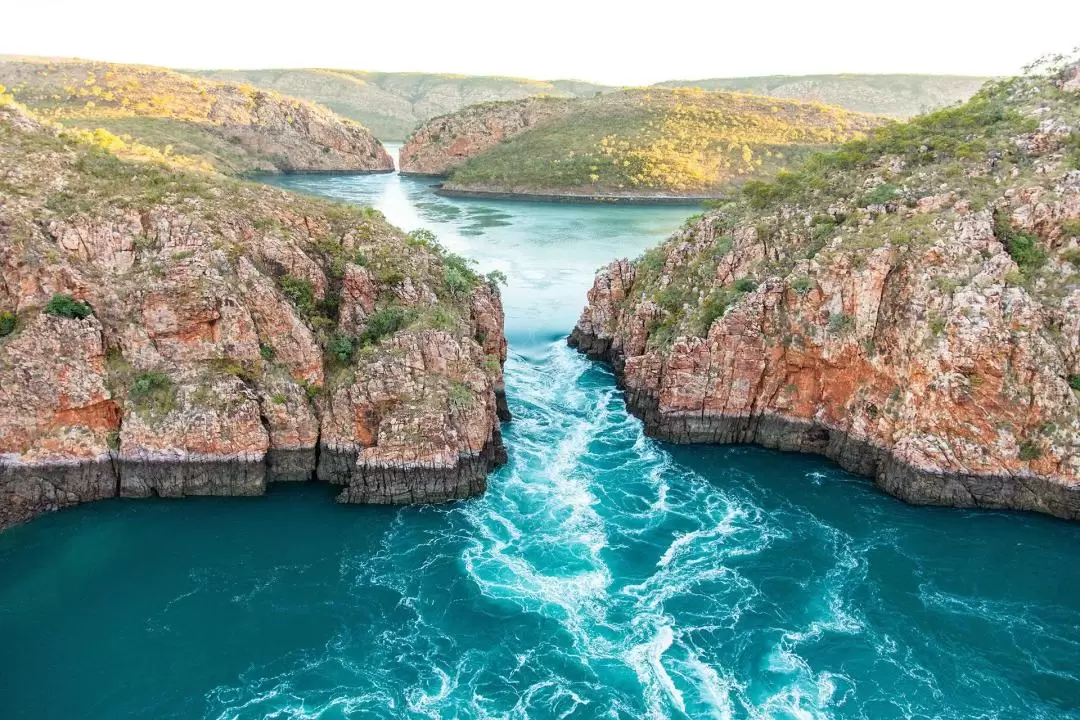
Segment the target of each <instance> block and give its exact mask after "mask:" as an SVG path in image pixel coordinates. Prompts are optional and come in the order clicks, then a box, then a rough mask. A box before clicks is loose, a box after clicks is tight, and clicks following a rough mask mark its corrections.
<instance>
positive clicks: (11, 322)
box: [0, 310, 18, 337]
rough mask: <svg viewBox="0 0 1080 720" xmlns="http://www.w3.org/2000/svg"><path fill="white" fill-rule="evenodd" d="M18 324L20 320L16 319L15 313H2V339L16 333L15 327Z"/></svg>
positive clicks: (8, 311) (0, 324)
mask: <svg viewBox="0 0 1080 720" xmlns="http://www.w3.org/2000/svg"><path fill="white" fill-rule="evenodd" d="M17 322H18V318H16V317H15V313H13V312H11V311H10V310H5V311H3V312H0V337H4V336H5V335H10V334H11V333H13V332H15V325H16V324H17Z"/></svg>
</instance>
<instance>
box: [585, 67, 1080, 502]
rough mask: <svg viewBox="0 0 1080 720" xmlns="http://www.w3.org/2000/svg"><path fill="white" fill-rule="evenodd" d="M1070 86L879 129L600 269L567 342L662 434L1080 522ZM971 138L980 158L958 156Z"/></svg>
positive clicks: (899, 491) (1015, 93) (897, 489)
mask: <svg viewBox="0 0 1080 720" xmlns="http://www.w3.org/2000/svg"><path fill="white" fill-rule="evenodd" d="M1070 77H1072V76H1071V75H1070V74H1069V73H1068V72H1066V73H1054V74H1051V75H1050V76H1048V77H1047V76H1038V77H1032V78H1020V79H1017V80H1015V81H1013V82H1010V83H1006V84H1003V85H1001V86H997V87H995V88H992V89H990V90H987V91H985V92H984V94H983V95H982V96H981V97H979V98H977V99H976V101H974V102H973V103H971V104H969V105H967V106H964V107H961V108H959V109H957V110H951V111H948V112H947V113H944V114H940V115H937V116H931V117H928V118H924V119H921V120H918V121H916V122H914V123H913V124H912V125H911V126H908V127H904V126H898V127H895V128H892V129H891V130H890V131H888V132H884V133H881V134H879V135H878V136H877V137H876V138H874V139H873V140H871V141H870V142H869V143H864V144H860V145H856V146H851V147H849V148H846V149H844V150H841V151H840V153H838V154H837V155H836V156H835V157H834V158H832V159H830V160H827V161H826V162H823V163H820V164H816V165H812V166H807V167H806V168H804V169H802V170H800V171H797V172H796V173H795V174H794V175H792V176H790V177H789V178H787V179H785V180H784V182H783V183H782V184H776V185H772V186H762V187H757V188H753V189H752V190H751V191H750V192H748V193H747V198H746V199H745V200H743V201H740V202H736V203H732V204H729V205H727V206H725V207H723V208H721V209H719V210H715V211H711V212H709V213H706V214H705V215H704V216H703V217H702V218H701V219H700V220H698V221H696V222H695V223H692V224H691V225H689V226H688V227H687V228H685V229H684V230H682V231H680V232H679V233H677V234H676V235H675V236H673V237H672V238H671V239H670V240H668V241H667V242H666V243H665V244H664V245H663V246H662V247H661V248H658V249H656V250H653V251H650V252H649V253H646V255H645V256H643V258H641V259H639V260H638V261H637V262H635V263H629V262H627V261H618V262H616V263H613V264H611V265H610V266H609V267H607V268H606V269H604V270H602V271H601V272H600V273H599V274H598V275H597V278H596V281H595V283H594V285H593V288H592V289H591V290H590V292H589V295H588V306H587V307H586V309H585V311H584V312H583V313H582V316H581V319H580V320H579V322H578V324H577V326H576V328H575V329H574V332H573V334H572V335H571V337H570V343H571V345H575V346H577V347H579V348H580V349H581V350H582V351H583V352H586V353H587V354H589V355H590V356H591V357H594V358H602V359H605V360H608V361H610V362H611V363H612V365H613V366H614V369H615V370H616V372H617V374H618V376H619V379H620V381H621V383H622V385H623V386H624V388H625V391H626V402H627V405H628V406H629V408H630V409H631V410H632V411H633V412H634V413H635V414H637V415H639V416H640V417H642V419H643V420H644V423H645V427H646V431H647V432H648V433H650V434H651V435H654V436H656V437H658V438H661V439H663V440H667V441H670V442H676V443H697V442H707V443H755V444H760V445H763V446H766V447H770V448H778V449H782V450H793V451H800V452H810V453H816V454H821V455H824V456H826V457H829V458H832V459H833V460H835V461H837V462H838V463H839V464H840V465H841V466H842V467H844V468H846V469H848V470H850V471H852V472H856V473H859V474H863V475H868V476H870V477H873V478H874V480H875V482H876V484H877V485H878V486H879V487H880V488H881V489H883V490H884V491H886V492H888V493H890V494H892V495H895V496H897V497H899V498H902V499H904V500H906V501H909V502H913V503H928V504H937V505H948V506H956V507H982V508H1010V509H1022V510H1033V511H1037V512H1042V513H1047V514H1050V515H1055V516H1058V517H1063V518H1070V519H1080V397H1078V393H1080V347H1078V344H1080V312H1078V310H1080V167H1078V166H1076V162H1077V158H1078V157H1080V155H1078V154H1076V151H1077V149H1078V148H1080V134H1078V129H1080V124H1078V122H1077V121H1078V119H1080V101H1078V98H1077V97H1076V95H1075V94H1070V91H1071V88H1070V86H1069V84H1068V78H1070ZM976 127H977V128H979V134H978V135H976V136H974V137H978V138H979V144H978V146H977V147H978V148H979V150H978V152H977V153H975V152H972V151H970V149H969V148H965V149H960V148H961V147H962V143H963V142H971V141H972V137H973V136H972V135H971V134H969V133H970V132H971V131H970V130H968V128H976ZM956 135H960V137H959V140H955V141H954V140H952V139H951V138H952V137H955V136H956ZM935 145H936V146H937V149H934V146H935ZM823 168H824V169H823Z"/></svg>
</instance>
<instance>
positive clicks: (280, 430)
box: [0, 102, 507, 528]
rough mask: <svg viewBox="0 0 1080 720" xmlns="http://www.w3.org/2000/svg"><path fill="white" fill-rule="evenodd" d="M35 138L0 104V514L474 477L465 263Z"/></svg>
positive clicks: (481, 324)
mask: <svg viewBox="0 0 1080 720" xmlns="http://www.w3.org/2000/svg"><path fill="white" fill-rule="evenodd" d="M56 133H57V131H56V130H55V129H54V128H52V127H50V126H48V125H44V124H40V123H38V122H37V121H36V120H34V119H33V118H32V117H31V116H29V115H27V114H26V113H24V112H22V111H21V110H20V109H19V108H17V107H16V106H15V105H13V104H11V103H10V102H9V103H7V104H6V105H0V317H2V318H8V319H10V320H14V323H13V326H12V323H11V322H5V323H2V324H0V332H2V333H4V334H3V335H0V387H2V388H3V392H2V393H0V528H4V527H7V526H9V525H11V524H13V523H16V522H21V521H24V520H27V519H29V518H32V517H34V516H35V515H38V514H40V513H42V512H47V511H51V510H56V509H58V508H62V507H67V506H70V505H74V504H78V503H82V502H88V501H91V500H96V499H101V498H108V497H116V496H124V497H148V496H161V497H182V496H189V495H258V494H261V493H262V492H263V491H264V489H265V487H266V484H267V483H268V482H274V481H295V480H310V479H312V478H317V479H319V480H323V481H326V482H331V483H337V484H340V485H342V486H343V487H342V491H341V493H340V495H339V500H341V501H342V502H377V503H405V502H409V503H419V502H441V501H445V500H451V499H456V498H463V497H468V496H471V495H475V494H477V493H480V492H483V490H484V488H485V486H486V475H487V473H488V472H490V471H491V469H492V468H494V467H496V466H497V465H499V464H501V463H502V462H504V461H505V451H504V450H503V447H502V441H501V437H500V432H499V424H500V418H503V419H506V418H507V415H506V413H505V396H504V391H503V387H504V386H503V379H502V364H503V362H504V361H505V359H506V341H505V338H504V336H503V329H502V328H503V315H502V306H501V302H500V300H499V295H498V292H497V289H496V288H495V287H494V286H493V285H491V284H490V283H489V282H488V281H487V280H486V279H485V278H481V277H478V276H475V275H473V274H471V272H469V271H468V270H467V265H466V264H465V263H464V262H463V261H461V259H460V258H455V257H454V256H452V255H450V254H449V253H448V252H447V251H445V250H444V249H442V248H441V247H440V246H438V244H437V243H434V242H433V241H432V240H430V239H428V238H423V239H416V238H411V237H406V236H405V235H403V234H402V233H401V232H400V231H398V230H397V229H395V228H393V227H391V226H389V225H388V224H387V223H386V222H385V221H384V219H383V218H382V216H381V215H380V214H379V213H377V212H375V211H373V210H371V209H370V208H368V209H362V208H358V207H348V206H341V205H333V204H330V203H325V202H322V201H318V200H315V199H313V198H307V197H303V196H296V195H291V194H289V193H284V192H281V191H277V190H272V189H270V188H266V187H262V186H258V185H253V184H245V183H235V182H225V181H223V179H221V178H220V177H219V176H215V175H212V174H192V173H188V172H184V171H179V170H176V169H174V168H170V167H167V166H161V165H159V164H157V163H142V164H140V163H132V162H123V161H118V160H116V159H115V158H113V159H110V160H109V161H108V162H105V161H103V158H104V156H105V151H104V150H102V149H101V148H99V147H96V146H94V145H90V144H88V143H87V142H86V141H85V140H82V139H79V138H74V139H73V138H71V137H68V136H66V135H64V134H63V133H61V134H60V135H57V134H56ZM94 163H96V164H94ZM90 166H93V167H94V168H95V171H94V172H86V168H87V167H90ZM11 187H18V188H19V192H18V193H15V192H9V191H8V190H6V189H7V188H11ZM451 265H453V266H454V268H455V272H454V273H453V277H454V280H455V282H454V284H453V286H452V287H451V286H450V285H449V284H448V283H447V276H448V274H449V272H448V268H449V267H450V266H451Z"/></svg>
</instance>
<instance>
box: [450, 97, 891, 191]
mask: <svg viewBox="0 0 1080 720" xmlns="http://www.w3.org/2000/svg"><path fill="white" fill-rule="evenodd" d="M879 123H880V121H879V120H878V119H876V118H873V117H870V116H866V115H860V114H857V113H852V112H849V111H847V110H842V109H840V108H833V107H828V106H824V105H820V104H809V103H796V102H786V101H778V100H773V99H769V98H763V97H755V96H752V95H742V94H736V93H714V92H706V91H702V90H691V89H675V90H667V89H652V88H650V89H637V90H627V91H621V92H617V93H611V94H607V95H603V96H598V97H595V98H590V99H585V100H579V101H575V102H574V103H572V106H571V108H570V110H569V112H565V113H562V114H561V115H560V116H558V117H555V118H554V119H552V120H550V121H548V122H545V123H543V124H541V125H538V126H537V127H535V128H531V129H528V130H526V131H525V132H522V133H521V134H518V135H515V136H514V137H512V138H510V139H509V140H506V141H504V142H502V143H500V144H498V145H496V146H494V147H493V148H491V149H490V150H487V151H486V152H483V153H481V154H479V155H476V156H475V157H472V158H470V159H469V160H468V161H467V162H466V163H465V164H464V165H462V166H460V167H459V168H458V169H456V170H455V171H454V172H453V174H452V175H451V178H450V181H449V182H448V183H447V187H448V188H450V189H454V190H468V189H474V188H475V189H484V190H491V189H499V190H506V191H511V192H551V193H559V192H571V193H590V194H593V193H595V194H612V195H635V194H649V193H655V194H665V193H668V194H685V195H693V194H703V195H713V194H716V193H718V192H720V191H721V190H722V189H723V188H724V187H726V186H727V185H729V184H730V183H732V182H739V181H743V180H745V179H747V178H752V177H757V176H760V175H765V174H768V173H772V172H775V171H776V170H778V169H779V168H782V167H786V166H788V165H789V164H791V163H792V162H793V161H795V160H796V159H797V158H799V157H801V156H802V155H804V154H806V153H807V152H808V151H809V150H810V149H812V148H818V147H820V146H822V145H831V144H836V143H839V142H842V141H844V140H848V139H851V138H852V137H856V136H858V135H859V134H860V133H862V132H864V131H866V130H868V129H870V128H872V127H874V126H875V125H877V124H879Z"/></svg>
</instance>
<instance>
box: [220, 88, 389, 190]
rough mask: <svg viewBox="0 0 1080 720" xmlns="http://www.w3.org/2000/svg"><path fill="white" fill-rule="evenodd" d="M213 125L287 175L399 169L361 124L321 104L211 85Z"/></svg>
mask: <svg viewBox="0 0 1080 720" xmlns="http://www.w3.org/2000/svg"><path fill="white" fill-rule="evenodd" d="M210 94H211V97H212V98H213V106H212V107H211V109H210V112H209V116H208V119H209V122H210V125H209V129H210V131H211V132H213V133H215V134H218V135H220V136H221V137H223V138H224V139H225V140H226V141H228V142H229V143H231V144H233V145H238V146H240V147H242V148H244V149H246V150H248V151H249V152H250V153H251V154H253V155H255V156H257V157H260V158H266V159H267V160H268V161H269V163H270V166H271V168H272V169H273V170H276V171H278V172H286V173H311V172H348V173H356V172H393V171H394V160H393V158H391V157H390V155H389V153H387V152H386V149H385V148H384V147H383V145H382V143H381V142H379V141H378V140H377V139H376V138H375V136H374V135H372V134H371V131H369V130H368V129H367V128H365V127H364V126H363V125H361V124H360V123H358V122H355V121H353V120H348V119H346V118H343V117H341V116H339V115H336V114H334V113H333V112H332V111H330V110H329V109H327V108H324V107H322V106H321V105H315V104H313V103H309V102H305V101H302V100H295V99H293V98H286V97H283V96H281V95H277V94H275V93H272V92H268V91H264V90H256V89H253V88H247V87H242V86H234V85H226V84H221V85H214V86H212V88H211V89H210Z"/></svg>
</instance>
